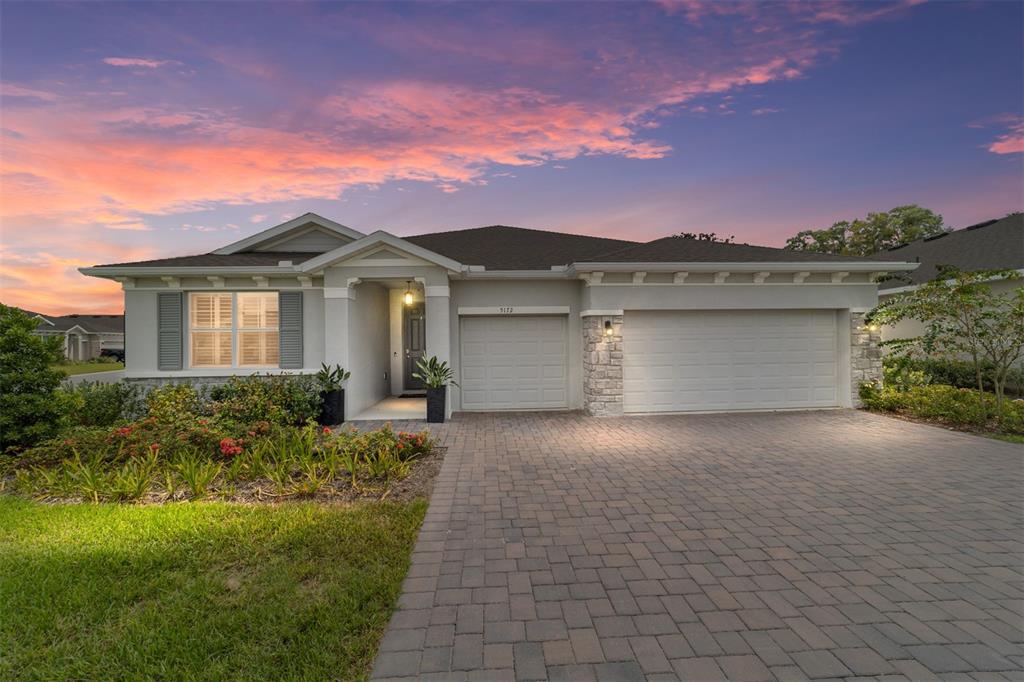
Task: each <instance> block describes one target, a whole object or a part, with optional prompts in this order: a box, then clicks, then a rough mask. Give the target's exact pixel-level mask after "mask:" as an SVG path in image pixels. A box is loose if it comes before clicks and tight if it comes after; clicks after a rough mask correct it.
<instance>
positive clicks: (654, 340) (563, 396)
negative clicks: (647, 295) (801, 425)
mask: <svg viewBox="0 0 1024 682" xmlns="http://www.w3.org/2000/svg"><path fill="white" fill-rule="evenodd" d="M837 339H838V336H837V318H836V314H835V312H834V311H832V310H743V311H736V310H728V311H726V310H722V311H649V312H648V311H626V313H625V316H624V318H623V325H622V349H623V407H624V410H625V411H626V412H699V411H715V410H771V409H785V408H818V407H834V406H836V405H838V404H839V371H838V355H839V344H838V340H837ZM460 357H461V368H460V374H461V376H460V377H459V381H460V382H461V384H462V387H461V388H462V390H461V394H462V405H461V409H463V410H537V409H559V408H562V409H564V408H567V407H569V401H568V369H567V363H568V357H569V353H568V340H567V319H566V317H565V316H564V315H535V316H531V315H515V316H506V317H502V316H467V317H462V318H461V320H460Z"/></svg>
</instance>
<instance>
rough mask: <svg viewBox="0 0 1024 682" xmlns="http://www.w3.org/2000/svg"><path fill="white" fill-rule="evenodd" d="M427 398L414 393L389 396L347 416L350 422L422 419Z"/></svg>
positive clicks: (424, 417)
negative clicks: (357, 412)
mask: <svg viewBox="0 0 1024 682" xmlns="http://www.w3.org/2000/svg"><path fill="white" fill-rule="evenodd" d="M426 418H427V399H426V398H425V397H420V396H416V395H401V396H389V397H387V398H384V399H383V400H381V401H380V402H377V403H374V404H373V405H370V406H369V407H368V408H366V409H365V410H363V411H362V412H360V413H359V414H356V415H353V416H351V417H349V418H348V421H352V422H366V421H424V420H426Z"/></svg>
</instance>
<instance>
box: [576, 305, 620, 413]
mask: <svg viewBox="0 0 1024 682" xmlns="http://www.w3.org/2000/svg"><path fill="white" fill-rule="evenodd" d="M605 321H611V323H612V334H611V336H608V335H606V334H605V333H604V323H605ZM583 407H584V409H586V411H587V414H589V415H592V416H595V417H614V416H618V415H621V414H622V315H605V316H602V315H590V316H587V317H584V318H583Z"/></svg>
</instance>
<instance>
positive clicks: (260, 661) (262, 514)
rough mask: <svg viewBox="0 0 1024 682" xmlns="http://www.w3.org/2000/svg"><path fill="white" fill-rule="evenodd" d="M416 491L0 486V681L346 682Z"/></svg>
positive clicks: (391, 597) (372, 647) (385, 608)
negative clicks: (268, 500) (249, 500)
mask: <svg viewBox="0 0 1024 682" xmlns="http://www.w3.org/2000/svg"><path fill="white" fill-rule="evenodd" d="M425 511H426V502H424V501H418V502H414V503H411V504H405V505H398V504H387V503H367V504H361V505H356V506H350V507H344V506H332V505H318V504H313V503H291V504H282V505H279V506H246V505H232V504H224V503H214V502H211V503H188V504H167V505H161V506H128V505H55V506H47V505H42V504H39V503H35V502H28V501H24V500H19V499H15V498H11V497H4V496H0V652H3V653H2V655H0V679H33V680H50V679H81V680H85V679H198V678H202V679H236V680H249V679H270V678H274V679H282V678H288V679H340V680H351V679H360V678H363V677H365V676H366V675H367V673H368V670H369V666H370V664H371V663H372V661H373V657H374V654H375V652H376V649H377V643H378V640H379V638H380V635H381V634H382V633H383V630H384V627H385V625H386V624H387V621H388V617H389V615H390V612H391V609H392V607H393V605H394V602H395V600H396V599H397V597H398V594H399V590H400V586H401V582H402V579H403V577H404V576H405V573H406V571H407V570H408V565H409V555H410V553H411V551H412V547H413V544H414V542H415V537H416V532H417V530H418V528H419V525H420V523H421V522H422V520H423V514H424V512H425Z"/></svg>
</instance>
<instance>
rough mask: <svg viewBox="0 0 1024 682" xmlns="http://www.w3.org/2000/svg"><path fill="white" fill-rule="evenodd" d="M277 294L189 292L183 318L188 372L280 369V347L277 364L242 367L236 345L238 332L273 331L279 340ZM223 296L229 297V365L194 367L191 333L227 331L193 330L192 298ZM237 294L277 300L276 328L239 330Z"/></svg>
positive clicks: (249, 290) (238, 291) (274, 292)
mask: <svg viewBox="0 0 1024 682" xmlns="http://www.w3.org/2000/svg"><path fill="white" fill-rule="evenodd" d="M279 293H280V292H278V291H261V290H254V289H237V290H232V291H216V290H214V291H211V290H208V289H206V290H198V291H189V292H188V296H187V298H186V305H187V306H188V310H187V314H186V315H185V316H184V317H185V322H186V328H185V335H186V338H185V340H186V343H185V347H186V348H187V352H188V365H187V369H188V370H189V371H198V372H204V371H216V370H235V369H242V370H260V369H278V368H280V367H281V349H280V347H278V357H277V362H276V363H274V364H267V365H243V364H240V361H241V349H240V348H239V345H238V332H239V331H247V332H264V333H265V332H270V331H274V332H276V333H277V334H278V338H279V339H280V333H281V317H280V315H281V309H280V297H279V296H278V294H279ZM225 294H228V295H230V296H231V328H230V332H231V363H230V364H227V365H196V364H195V360H194V359H193V357H192V333H193V331H200V332H212V331H227V330H224V329H223V328H215V327H211V328H207V327H198V328H193V325H192V309H193V300H194V297H195V296H203V295H207V296H211V295H212V296H217V295H221V296H223V295H225ZM239 294H261V295H264V296H269V295H273V296H274V297H275V298H277V299H278V320H277V326H276V327H275V328H273V329H271V328H270V327H246V328H245V329H240V327H239V309H238V295H239ZM279 343H280V341H279Z"/></svg>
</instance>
